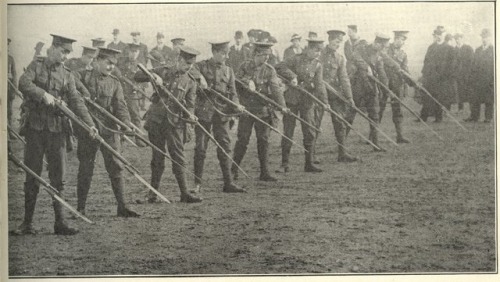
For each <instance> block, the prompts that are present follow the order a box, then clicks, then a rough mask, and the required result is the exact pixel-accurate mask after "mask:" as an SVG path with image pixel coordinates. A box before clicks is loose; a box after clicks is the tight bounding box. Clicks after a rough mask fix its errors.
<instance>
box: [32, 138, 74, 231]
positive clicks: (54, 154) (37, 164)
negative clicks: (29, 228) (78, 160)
mask: <svg viewBox="0 0 500 282" xmlns="http://www.w3.org/2000/svg"><path fill="white" fill-rule="evenodd" d="M25 137H26V146H25V149H24V163H25V164H26V166H27V167H28V168H29V169H31V170H32V171H33V172H34V173H36V174H37V175H40V174H41V173H42V169H43V157H44V155H47V163H48V171H49V180H50V184H51V185H52V186H53V187H54V188H56V189H57V190H58V191H59V192H62V191H63V190H64V177H65V171H66V138H65V133H61V132H59V133H53V132H50V131H49V130H34V129H31V128H27V129H26V132H25ZM39 190H40V186H39V183H38V182H37V180H36V179H35V178H34V177H32V176H31V175H29V174H26V180H25V182H24V202H25V206H24V209H25V211H24V222H25V223H27V224H31V222H32V221H33V214H34V211H35V205H36V199H37V195H38V192H39ZM53 207H54V214H55V221H56V224H60V223H63V221H64V216H63V213H62V209H61V208H60V203H59V202H57V201H56V200H55V199H53Z"/></svg>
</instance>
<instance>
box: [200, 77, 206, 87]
mask: <svg viewBox="0 0 500 282" xmlns="http://www.w3.org/2000/svg"><path fill="white" fill-rule="evenodd" d="M200 88H201V89H203V90H205V89H207V88H208V83H207V80H206V79H205V77H204V76H203V75H200Z"/></svg>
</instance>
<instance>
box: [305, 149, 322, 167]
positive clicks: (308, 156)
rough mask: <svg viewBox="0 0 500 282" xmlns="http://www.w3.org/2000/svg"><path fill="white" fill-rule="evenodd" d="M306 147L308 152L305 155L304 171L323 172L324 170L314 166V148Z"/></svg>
mask: <svg viewBox="0 0 500 282" xmlns="http://www.w3.org/2000/svg"><path fill="white" fill-rule="evenodd" d="M304 147H305V149H306V150H307V152H305V153H304V156H305V165H304V171H305V172H323V170H322V169H320V168H318V167H316V166H314V164H313V162H312V158H313V156H312V155H313V150H312V146H311V145H308V146H304Z"/></svg>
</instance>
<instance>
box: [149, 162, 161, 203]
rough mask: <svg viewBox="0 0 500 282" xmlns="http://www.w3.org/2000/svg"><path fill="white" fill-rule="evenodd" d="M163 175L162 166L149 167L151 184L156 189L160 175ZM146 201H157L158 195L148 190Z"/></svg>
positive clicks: (158, 185)
mask: <svg viewBox="0 0 500 282" xmlns="http://www.w3.org/2000/svg"><path fill="white" fill-rule="evenodd" d="M162 175H163V167H161V168H156V167H151V186H152V187H153V188H155V189H156V191H158V190H159V188H160V181H161V176H162ZM146 202H148V203H149V204H153V203H158V202H159V200H158V196H157V195H156V194H155V193H154V192H153V191H149V192H148V195H147V196H146Z"/></svg>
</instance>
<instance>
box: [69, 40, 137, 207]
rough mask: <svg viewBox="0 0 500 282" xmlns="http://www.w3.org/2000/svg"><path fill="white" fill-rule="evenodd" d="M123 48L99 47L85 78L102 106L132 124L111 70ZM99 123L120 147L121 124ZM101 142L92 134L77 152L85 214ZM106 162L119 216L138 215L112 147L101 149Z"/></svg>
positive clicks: (79, 189) (80, 204) (111, 142)
mask: <svg viewBox="0 0 500 282" xmlns="http://www.w3.org/2000/svg"><path fill="white" fill-rule="evenodd" d="M118 54H120V51H117V50H114V49H107V48H99V53H98V55H97V60H96V64H95V66H96V67H95V68H94V69H92V70H88V71H87V72H86V73H85V77H84V78H83V83H84V84H85V86H86V87H87V89H88V90H89V92H90V98H91V99H92V100H94V101H95V102H96V103H97V104H98V105H99V106H101V107H103V108H104V109H106V110H108V111H109V112H111V113H112V114H113V115H114V116H115V117H116V118H118V119H119V120H120V121H122V122H123V123H125V124H130V115H129V113H128V110H127V104H126V103H125V99H124V96H123V90H122V86H121V84H120V81H119V80H118V78H116V77H115V76H113V75H112V74H111V72H112V70H113V68H114V67H115V64H116V63H117V59H116V55H118ZM95 122H96V123H97V124H99V132H100V133H101V136H102V137H103V139H104V140H105V141H106V143H108V144H109V145H111V147H112V148H113V149H115V150H116V151H120V147H121V144H120V140H121V138H120V133H119V132H118V126H117V125H116V124H115V123H113V122H111V121H104V122H102V121H95ZM99 145H100V144H99V142H96V141H94V140H90V139H89V138H83V139H80V140H79V142H78V149H77V155H78V160H79V161H80V166H79V168H78V182H77V196H78V206H77V209H78V211H79V212H81V213H82V214H85V203H86V201H87V195H88V192H89V189H90V185H91V182H92V175H93V173H94V163H95V158H96V154H97V151H98V150H99V147H100V146H99ZM101 153H102V157H103V158H104V165H105V167H106V171H107V172H108V175H109V179H110V180H111V188H112V190H113V193H114V194H115V198H116V202H117V203H118V208H117V215H118V216H119V217H138V216H139V215H138V214H137V213H135V212H134V211H131V210H130V209H128V208H127V206H126V204H125V200H124V196H123V176H122V171H123V164H122V163H121V162H120V161H119V160H118V159H117V158H116V157H115V156H113V154H111V153H110V152H109V151H108V150H101Z"/></svg>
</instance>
